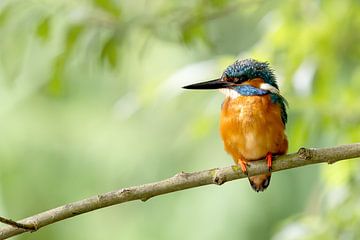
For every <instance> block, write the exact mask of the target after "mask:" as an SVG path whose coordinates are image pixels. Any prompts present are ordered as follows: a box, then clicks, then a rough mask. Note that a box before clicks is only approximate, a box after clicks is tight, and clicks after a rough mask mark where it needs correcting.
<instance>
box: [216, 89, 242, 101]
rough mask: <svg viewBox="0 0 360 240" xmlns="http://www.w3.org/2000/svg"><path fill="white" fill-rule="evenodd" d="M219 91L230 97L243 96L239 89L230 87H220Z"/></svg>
mask: <svg viewBox="0 0 360 240" xmlns="http://www.w3.org/2000/svg"><path fill="white" fill-rule="evenodd" d="M219 91H220V92H221V93H222V94H224V95H225V96H226V97H230V98H231V99H236V98H238V97H240V96H241V95H240V94H239V93H238V92H237V91H235V90H233V89H229V88H220V89H219Z"/></svg>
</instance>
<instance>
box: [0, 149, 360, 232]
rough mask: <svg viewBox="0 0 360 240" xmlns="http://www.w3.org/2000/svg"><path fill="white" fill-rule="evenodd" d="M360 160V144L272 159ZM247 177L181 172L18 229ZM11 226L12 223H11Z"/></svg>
mask: <svg viewBox="0 0 360 240" xmlns="http://www.w3.org/2000/svg"><path fill="white" fill-rule="evenodd" d="M356 157H360V143H354V144H348V145H341V146H337V147H329V148H300V149H299V151H298V152H297V153H291V154H287V155H283V156H279V157H275V159H274V162H273V171H280V170H285V169H289V168H296V167H301V166H305V165H309V164H315V163H323V162H324V163H329V164H332V163H335V162H338V161H340V160H345V159H351V158H356ZM267 171H268V168H267V164H266V162H265V161H264V160H259V161H254V162H252V163H251V165H250V167H249V168H248V174H249V176H253V175H257V174H261V173H266V172H267ZM245 177H247V176H246V175H244V174H243V173H242V172H241V170H240V168H239V167H238V166H228V167H224V168H214V169H210V170H204V171H199V172H193V173H185V172H181V173H178V174H176V175H175V176H173V177H171V178H168V179H165V180H162V181H159V182H154V183H148V184H144V185H140V186H134V187H129V188H123V189H120V190H116V191H112V192H108V193H104V194H99V195H96V196H92V197H89V198H86V199H83V200H80V201H77V202H73V203H68V204H66V205H63V206H60V207H57V208H54V209H51V210H48V211H45V212H42V213H39V214H37V215H34V216H31V217H28V218H25V219H23V220H20V221H19V222H17V223H20V226H26V227H27V228H32V229H33V231H36V230H37V229H39V228H42V227H44V226H47V225H49V224H52V223H55V222H58V221H61V220H64V219H67V218H71V217H74V216H76V215H79V214H83V213H86V212H90V211H94V210H96V209H99V208H104V207H108V206H112V205H115V204H120V203H123V202H129V201H133V200H142V201H146V200H148V199H150V198H152V197H154V196H158V195H162V194H166V193H170V192H176V191H180V190H184V189H188V188H194V187H199V186H204V185H208V184H217V185H221V184H223V183H225V182H228V181H232V180H235V179H239V178H245ZM13 225H14V224H13ZM27 231H30V230H28V229H24V228H19V227H15V226H5V227H2V228H0V239H6V238H9V237H11V236H15V235H18V234H21V233H24V232H27Z"/></svg>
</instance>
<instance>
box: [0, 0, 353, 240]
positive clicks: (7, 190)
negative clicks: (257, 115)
mask: <svg viewBox="0 0 360 240" xmlns="http://www.w3.org/2000/svg"><path fill="white" fill-rule="evenodd" d="M359 12H360V3H359V1H357V0H344V1H336V0H327V1H320V0H319V1H310V0H304V1H295V0H290V1H245V0H241V1H230V0H210V1H205V0H194V1H180V0H175V1H165V0H155V1H147V0H137V1H130V0H125V1H116V0H92V1H91V0H81V1H71V0H63V1H53V0H27V1H22V0H3V1H0V36H1V39H0V102H1V104H0V132H1V138H0V159H1V160H0V161H1V167H0V179H1V181H0V213H1V214H0V215H2V216H7V217H11V218H12V219H21V218H23V217H26V216H30V215H32V214H35V213H38V212H40V211H43V210H46V209H50V208H53V207H56V206H59V205H62V204H65V203H67V202H71V201H75V200H79V199H82V198H85V197H87V196H91V195H94V194H97V193H102V192H106V191H110V190H114V189H118V188H121V187H126V186H131V185H137V184H142V183H146V182H152V181H157V180H160V179H164V178H167V177H170V176H172V175H174V174H175V173H177V172H179V171H197V170H201V169H208V168H212V167H216V166H226V165H229V164H231V163H232V160H231V158H230V157H229V156H228V155H227V154H226V153H225V152H224V151H223V147H222V142H221V140H220V138H219V133H218V118H219V117H218V115H219V110H220V104H221V101H222V98H223V97H222V96H221V95H220V94H219V93H216V92H200V93H199V92H192V91H184V90H182V89H181V86H183V85H186V84H189V83H193V82H197V81H203V80H207V79H211V78H215V77H218V76H219V75H220V74H221V73H222V70H223V69H224V68H225V67H226V66H227V65H229V64H231V63H232V62H233V61H234V60H235V59H238V58H247V57H253V58H256V59H259V60H262V61H269V62H270V63H271V65H272V67H273V68H274V69H275V71H276V74H277V76H278V80H279V82H280V85H281V90H282V92H283V95H284V96H286V98H287V99H288V101H289V103H290V109H289V124H288V126H287V134H288V138H289V142H290V149H289V151H290V152H292V151H296V150H297V149H298V148H299V147H301V146H306V147H323V146H332V145H337V144H343V143H351V142H356V141H359V139H360V105H359V104H358V100H359V99H358V93H359V92H360V66H359V59H360V44H359V42H360V14H359ZM359 170H360V169H359V164H358V163H357V161H345V162H343V163H337V164H336V165H333V166H326V165H323V166H309V167H304V168H298V169H294V170H288V171H283V172H280V173H276V174H274V177H273V179H272V183H271V186H270V188H269V189H268V190H267V191H266V192H264V193H261V194H257V193H255V192H253V191H252V190H251V189H250V187H249V186H248V182H247V181H246V180H243V181H235V182H231V183H228V184H225V185H224V186H222V187H220V188H217V187H214V186H207V187H202V188H198V189H192V190H187V191H183V192H177V193H172V194H169V195H166V196H161V197H157V198H154V199H151V200H150V201H148V202H146V203H142V202H131V203H127V204H125V205H121V206H114V207H110V208H107V209H103V210H100V211H95V212H92V213H88V214H86V215H82V216H79V217H76V218H73V219H70V220H67V221H63V222H59V223H57V224H54V225H51V226H49V227H46V228H44V229H42V230H40V231H39V232H36V233H33V234H31V235H30V234H25V235H23V236H20V237H18V239H113V238H122V239H183V238H184V237H186V238H189V239H220V238H223V239H240V238H241V239H269V238H271V239H275V240H281V239H359V238H360V223H359V222H360V200H359V199H360V178H359V175H358V174H357V173H358V171H359Z"/></svg>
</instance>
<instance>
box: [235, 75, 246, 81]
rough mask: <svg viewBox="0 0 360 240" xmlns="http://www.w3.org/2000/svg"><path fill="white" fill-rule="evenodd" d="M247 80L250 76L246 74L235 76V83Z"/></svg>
mask: <svg viewBox="0 0 360 240" xmlns="http://www.w3.org/2000/svg"><path fill="white" fill-rule="evenodd" d="M246 80H248V77H246V76H245V75H241V76H239V77H234V78H233V82H234V83H242V82H245V81H246Z"/></svg>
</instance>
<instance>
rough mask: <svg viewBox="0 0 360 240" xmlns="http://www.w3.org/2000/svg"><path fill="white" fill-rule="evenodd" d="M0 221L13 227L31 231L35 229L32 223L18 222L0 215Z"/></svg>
mask: <svg viewBox="0 0 360 240" xmlns="http://www.w3.org/2000/svg"><path fill="white" fill-rule="evenodd" d="M0 222H2V223H5V224H7V225H10V226H13V227H17V228H23V229H25V230H32V231H35V230H36V229H35V227H34V226H33V225H29V224H23V223H18V222H15V221H14V220H11V219H9V218H4V217H1V216H0Z"/></svg>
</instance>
